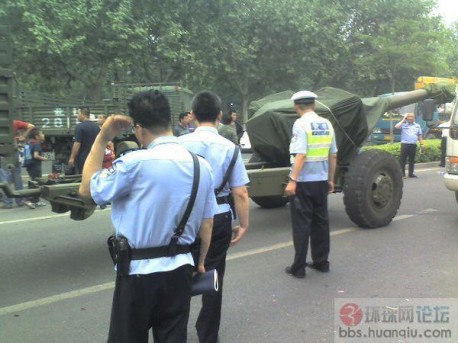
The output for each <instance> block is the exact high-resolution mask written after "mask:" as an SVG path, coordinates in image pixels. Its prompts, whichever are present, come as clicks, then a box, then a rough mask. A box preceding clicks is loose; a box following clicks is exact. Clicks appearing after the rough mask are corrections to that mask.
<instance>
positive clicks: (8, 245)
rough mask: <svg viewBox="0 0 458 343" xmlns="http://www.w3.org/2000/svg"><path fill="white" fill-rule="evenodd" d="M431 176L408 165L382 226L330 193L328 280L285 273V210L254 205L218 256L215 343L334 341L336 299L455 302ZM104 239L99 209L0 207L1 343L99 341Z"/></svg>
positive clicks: (107, 295) (107, 229)
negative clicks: (365, 220) (369, 224)
mask: <svg viewBox="0 0 458 343" xmlns="http://www.w3.org/2000/svg"><path fill="white" fill-rule="evenodd" d="M440 171H441V170H440V169H439V168H436V167H433V168H427V169H419V168H417V170H416V174H417V175H418V176H419V178H418V179H407V180H405V183H404V196H403V200H402V204H401V208H400V210H399V212H398V215H397V217H396V218H395V220H394V221H393V222H392V223H391V224H390V225H389V226H387V227H385V228H380V229H374V230H363V229H360V228H357V227H355V225H354V224H353V223H352V222H351V221H350V219H349V218H348V217H347V215H346V213H345V209H344V206H343V201H342V194H336V195H330V197H329V206H330V209H331V210H330V221H331V227H332V238H331V242H332V247H331V256H330V261H331V271H330V273H328V274H321V273H318V272H316V271H313V270H309V269H307V277H306V278H305V279H302V280H299V279H294V278H292V277H290V276H288V275H286V274H285V273H284V272H283V269H284V267H285V266H286V265H288V264H289V263H290V262H291V260H292V257H293V248H292V242H291V232H290V231H291V229H290V219H289V209H288V207H287V206H286V207H284V208H280V209H274V210H263V209H260V208H258V207H257V206H256V205H255V204H252V212H251V227H250V231H249V233H248V234H247V236H246V237H245V239H244V240H243V241H242V242H241V243H240V244H239V245H238V246H236V247H234V248H232V249H231V250H230V254H229V257H228V264H227V272H226V279H225V291H224V307H223V320H222V327H221V331H220V335H221V342H222V343H245V342H248V343H251V342H253V343H255V342H263V343H265V342H267V343H277V342H282V343H285V342H294V343H295V342H305V343H313V342H333V341H334V299H337V298H351V299H353V298H454V297H455V298H456V297H457V284H458V268H457V262H456V261H457V260H458V249H457V247H458V204H456V202H455V199H454V194H453V193H452V192H449V191H447V190H446V189H445V187H444V185H443V182H442V177H441V175H440ZM111 232H112V228H111V224H110V210H109V209H106V210H99V211H97V212H96V213H95V214H94V215H93V216H92V217H91V218H89V219H88V220H86V221H82V222H75V221H72V220H70V219H69V216H68V214H64V215H54V214H52V213H51V212H50V210H49V206H48V207H44V208H38V209H36V210H29V209H27V208H17V209H13V210H1V212H0V234H1V236H2V239H1V240H0V251H1V253H0V271H1V279H0V280H1V281H0V342H2V343H29V342H30V343H32V342H33V343H50V342H88V343H92V342H105V341H106V337H107V330H108V324H109V317H110V308H111V300H112V294H113V280H114V272H113V268H112V265H111V261H110V258H109V256H108V252H107V251H106V248H105V241H106V237H107V236H108V235H109V234H111ZM199 301H200V299H199V298H197V297H196V298H194V299H193V302H192V313H191V316H190V322H189V339H188V341H189V342H191V343H196V342H197V337H196V334H195V330H194V323H195V320H196V316H197V312H198V308H199ZM455 335H457V337H458V332H456V333H455ZM150 341H152V339H151V340H150ZM457 341H458V338H455V340H452V341H450V342H457ZM396 342H397V341H396ZM430 342H432V341H431V340H430ZM441 342H442V341H441Z"/></svg>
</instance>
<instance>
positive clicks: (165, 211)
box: [90, 136, 217, 274]
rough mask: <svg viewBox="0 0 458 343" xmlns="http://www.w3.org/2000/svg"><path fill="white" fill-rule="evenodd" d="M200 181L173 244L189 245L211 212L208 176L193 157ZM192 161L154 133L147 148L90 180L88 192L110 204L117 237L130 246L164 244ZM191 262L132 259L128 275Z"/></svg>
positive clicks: (171, 140)
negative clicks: (184, 222) (182, 227)
mask: <svg viewBox="0 0 458 343" xmlns="http://www.w3.org/2000/svg"><path fill="white" fill-rule="evenodd" d="M199 162H200V183H199V188H198V192H197V197H196V201H195V204H194V207H193V209H192V212H191V214H190V216H189V219H188V221H187V223H186V227H185V229H184V232H183V234H182V235H181V237H180V238H179V241H178V244H192V243H193V242H194V240H195V238H196V236H197V234H198V231H199V229H200V225H201V223H202V220H203V219H206V218H212V217H213V216H214V214H215V211H216V210H217V204H216V199H215V195H214V193H213V175H212V172H211V168H210V166H209V165H208V163H207V162H206V161H205V160H204V159H202V158H200V157H199ZM193 175H194V165H193V160H192V157H191V154H190V153H189V151H187V150H186V149H185V148H184V147H183V146H181V145H180V144H178V142H177V139H176V137H173V136H167V137H159V138H157V139H156V140H154V141H153V142H152V143H151V144H150V145H149V146H148V148H147V149H142V150H137V151H133V152H130V153H127V154H125V155H123V156H121V157H119V158H118V159H117V160H115V161H114V162H113V166H112V167H111V168H110V169H102V170H101V171H98V172H97V173H95V174H94V176H93V177H92V179H91V186H90V188H91V195H92V198H93V199H94V201H95V202H96V203H97V204H99V205H103V204H107V203H109V202H111V204H112V211H111V219H112V223H113V225H114V227H115V231H116V234H117V235H123V236H125V237H126V238H127V239H128V240H129V242H130V246H131V247H132V248H134V249H136V248H147V247H155V246H164V245H168V244H169V242H170V239H171V237H172V235H173V233H174V231H175V229H176V227H177V226H178V224H179V222H180V221H181V219H182V217H183V214H184V212H185V209H186V207H187V205H188V201H189V198H190V195H191V189H192V181H193ZM185 264H191V265H193V264H194V263H193V259H192V255H191V254H190V253H188V254H180V255H176V256H175V257H161V258H155V259H148V260H138V261H132V262H131V264H130V274H150V273H154V272H164V271H170V270H174V269H176V268H178V267H180V266H182V265H185Z"/></svg>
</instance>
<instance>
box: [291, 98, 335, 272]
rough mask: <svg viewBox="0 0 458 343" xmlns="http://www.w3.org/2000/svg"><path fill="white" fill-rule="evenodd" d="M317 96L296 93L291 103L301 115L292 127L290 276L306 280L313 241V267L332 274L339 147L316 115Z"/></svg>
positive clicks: (323, 119)
mask: <svg viewBox="0 0 458 343" xmlns="http://www.w3.org/2000/svg"><path fill="white" fill-rule="evenodd" d="M316 98H317V95H316V94H315V93H312V92H309V91H300V92H297V93H295V94H294V95H293V96H292V98H291V100H293V101H294V109H295V110H296V112H297V114H298V115H299V119H297V120H296V121H295V123H294V126H293V135H292V138H291V144H290V147H289V150H290V154H291V165H292V167H291V173H290V177H289V182H288V184H287V186H286V188H285V193H286V195H288V196H289V197H290V209H291V222H292V226H293V242H294V250H295V255H294V261H293V263H292V264H291V265H290V266H288V267H286V268H285V272H286V273H287V274H291V275H292V276H294V277H297V278H304V277H305V267H306V257H307V249H308V244H309V239H310V250H311V256H312V261H313V262H312V263H311V264H308V266H310V267H311V268H313V269H316V270H318V271H320V272H328V271H329V261H328V256H329V249H330V234H329V217H328V198H327V195H328V193H329V192H333V191H334V173H335V169H336V160H337V147H336V140H335V135H334V129H333V127H332V125H331V123H330V122H329V120H327V119H325V118H322V117H320V116H318V114H316V113H315V99H316Z"/></svg>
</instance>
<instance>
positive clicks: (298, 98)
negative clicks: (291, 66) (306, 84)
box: [291, 91, 318, 104]
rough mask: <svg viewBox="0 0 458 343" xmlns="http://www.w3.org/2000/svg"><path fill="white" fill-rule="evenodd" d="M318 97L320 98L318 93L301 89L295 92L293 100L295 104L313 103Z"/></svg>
mask: <svg viewBox="0 0 458 343" xmlns="http://www.w3.org/2000/svg"><path fill="white" fill-rule="evenodd" d="M316 98H318V95H316V94H315V93H313V92H310V91H300V92H297V93H294V94H293V96H292V97H291V100H293V101H294V103H295V104H313V103H314V102H315V99H316Z"/></svg>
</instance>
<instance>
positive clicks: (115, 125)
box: [100, 114, 132, 142]
mask: <svg viewBox="0 0 458 343" xmlns="http://www.w3.org/2000/svg"><path fill="white" fill-rule="evenodd" d="M131 126H132V118H131V117H128V116H125V115H122V114H116V115H114V116H110V117H108V119H107V120H106V121H105V123H103V126H102V129H101V130H100V136H101V138H102V139H103V141H106V142H109V141H111V140H113V138H115V137H116V136H117V135H118V134H119V133H121V131H122V130H126V129H129V128H130V127H131Z"/></svg>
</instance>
